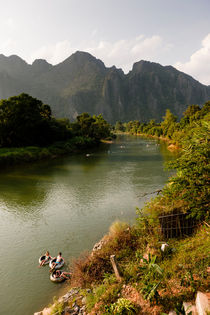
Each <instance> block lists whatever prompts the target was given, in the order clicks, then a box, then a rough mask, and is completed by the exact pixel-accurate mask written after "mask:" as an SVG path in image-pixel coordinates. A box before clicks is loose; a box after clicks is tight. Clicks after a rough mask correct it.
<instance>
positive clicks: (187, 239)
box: [72, 102, 210, 315]
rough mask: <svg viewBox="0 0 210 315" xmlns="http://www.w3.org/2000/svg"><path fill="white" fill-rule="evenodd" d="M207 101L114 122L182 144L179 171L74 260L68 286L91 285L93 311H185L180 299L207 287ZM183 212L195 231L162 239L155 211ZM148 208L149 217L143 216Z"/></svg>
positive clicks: (89, 302) (176, 165)
mask: <svg viewBox="0 0 210 315" xmlns="http://www.w3.org/2000/svg"><path fill="white" fill-rule="evenodd" d="M209 107H210V102H207V103H206V104H205V105H204V106H203V107H202V108H200V107H199V106H197V105H193V106H190V107H189V108H188V109H187V110H186V112H185V113H184V117H183V118H182V119H181V120H180V122H177V119H176V117H174V115H172V114H171V113H170V111H167V112H166V115H165V118H164V121H163V122H162V123H160V124H156V123H155V122H154V121H150V122H149V123H148V124H141V123H140V122H137V121H135V122H130V123H127V124H121V123H117V129H118V130H121V131H127V132H132V133H134V134H143V133H144V134H147V135H152V136H154V135H155V136H157V137H160V136H162V137H163V138H165V139H167V140H168V141H169V143H172V144H176V146H177V145H178V146H179V148H181V152H180V157H179V158H178V159H177V160H176V161H174V162H173V163H171V164H170V167H173V168H175V169H176V170H177V174H176V176H173V177H172V178H170V180H169V184H167V185H166V186H165V188H164V189H163V191H162V193H161V194H160V195H158V196H156V197H155V198H154V199H153V200H152V201H151V202H149V203H148V204H147V205H146V206H145V207H144V208H143V209H141V210H138V211H137V213H138V218H137V223H136V224H135V225H134V226H132V227H130V226H128V225H127V224H126V223H119V222H117V223H114V224H113V225H112V226H111V228H110V231H109V234H108V235H106V236H105V237H104V238H103V245H102V248H101V249H100V250H97V251H95V252H94V253H93V254H92V255H87V256H85V257H81V258H80V259H78V260H77V261H76V262H75V265H74V273H73V278H72V285H79V286H81V287H89V288H91V292H90V293H88V294H87V298H86V301H87V302H86V305H87V309H88V311H89V312H91V314H118V315H120V314H136V313H139V314H144V315H146V314H161V315H162V314H166V313H168V312H169V310H171V309H174V310H175V311H176V314H185V311H184V310H183V306H182V302H183V301H191V300H193V299H194V298H195V294H196V292H197V291H198V290H201V291H206V290H207V289H208V278H207V277H208V269H207V268H208V264H209V223H208V222H209V210H208V208H209V140H210V139H209V134H210V133H209ZM174 212H175V213H182V212H184V213H187V214H188V216H187V217H189V216H190V217H193V218H194V220H195V222H197V224H196V225H197V227H196V228H194V234H193V235H182V237H181V238H170V239H167V240H166V239H165V241H167V242H168V244H169V246H168V247H167V248H166V250H165V251H164V252H161V250H160V246H161V242H162V241H164V234H162V231H161V226H160V221H159V215H160V214H173V213H174ZM148 214H149V215H148ZM113 254H115V255H116V259H117V262H118V264H119V267H120V271H121V277H122V281H121V282H119V281H117V279H116V277H115V275H114V272H113V269H112V266H111V263H110V255H113Z"/></svg>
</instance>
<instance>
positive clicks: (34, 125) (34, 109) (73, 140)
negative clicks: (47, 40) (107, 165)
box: [0, 93, 111, 165]
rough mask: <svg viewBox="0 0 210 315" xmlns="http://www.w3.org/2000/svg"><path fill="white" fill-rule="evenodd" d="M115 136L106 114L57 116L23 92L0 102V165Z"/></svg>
mask: <svg viewBox="0 0 210 315" xmlns="http://www.w3.org/2000/svg"><path fill="white" fill-rule="evenodd" d="M110 136H111V134H110V125H109V124H108V123H107V122H106V121H105V120H104V119H103V117H102V115H98V116H93V117H91V116H90V115H89V114H88V113H83V114H81V115H79V116H78V117H77V119H76V121H75V122H73V123H70V121H69V120H68V119H65V118H64V119H55V118H54V117H53V116H52V112H51V108H50V106H49V105H46V104H43V103H42V102H41V101H40V100H37V99H36V98H33V97H31V96H29V95H28V94H24V93H23V94H20V95H19V96H13V97H11V98H9V99H8V100H1V101H0V165H5V164H16V163H20V162H21V161H22V162H23V161H25V162H26V161H33V160H38V159H42V158H46V157H48V158H49V157H51V156H53V157H55V156H58V155H61V154H65V153H70V152H72V151H76V150H78V149H81V148H85V147H89V146H90V145H92V146H93V145H97V144H98V143H99V142H100V140H101V139H106V138H109V137H110Z"/></svg>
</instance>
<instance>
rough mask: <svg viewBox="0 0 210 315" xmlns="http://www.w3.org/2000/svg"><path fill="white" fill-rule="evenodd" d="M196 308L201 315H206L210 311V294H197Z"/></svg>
mask: <svg viewBox="0 0 210 315" xmlns="http://www.w3.org/2000/svg"><path fill="white" fill-rule="evenodd" d="M196 308H197V311H198V314H199V315H206V314H207V312H209V311H210V293H207V294H205V293H202V292H199V291H198V293H197V296H196Z"/></svg>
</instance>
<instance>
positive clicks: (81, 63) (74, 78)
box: [0, 51, 210, 123]
mask: <svg viewBox="0 0 210 315" xmlns="http://www.w3.org/2000/svg"><path fill="white" fill-rule="evenodd" d="M22 92H24V93H28V94H30V95H31V96H33V97H36V98H39V99H41V100H42V101H43V102H44V103H47V104H49V105H50V106H51V108H52V110H53V113H54V115H55V116H57V117H69V118H70V119H73V118H75V117H76V116H77V115H78V114H80V113H82V112H89V113H90V114H91V115H92V114H100V113H102V114H103V116H104V118H105V119H107V120H108V121H109V122H111V123H114V122H115V121H116V120H121V121H129V120H134V119H138V120H140V121H147V120H149V119H151V118H154V119H156V120H157V121H158V120H161V118H162V116H163V115H164V114H165V110H166V109H167V108H169V109H170V110H171V111H172V112H173V113H174V114H176V115H178V116H179V117H180V116H181V114H182V112H183V111H184V110H185V109H186V108H187V106H188V105H189V104H199V105H201V104H203V103H204V102H205V101H207V100H210V86H205V85H203V84H201V83H199V82H198V81H196V80H195V79H193V78H192V77H190V76H189V75H187V74H185V73H182V72H180V71H178V70H176V69H175V68H173V67H172V66H166V67H163V66H161V65H160V64H157V63H154V62H148V61H143V60H142V61H139V62H136V63H135V64H134V65H133V69H132V70H131V71H130V72H129V73H128V74H124V72H123V71H122V70H121V69H117V68H116V67H111V68H107V67H105V65H104V63H103V62H102V61H101V60H99V59H96V58H95V57H93V56H92V55H90V54H89V53H86V52H80V51H78V52H76V53H74V54H73V55H71V56H70V57H69V58H67V59H66V60H64V61H63V62H61V63H59V64H57V65H55V66H53V65H51V64H49V63H48V62H47V61H45V60H43V59H37V60H35V61H34V62H33V64H32V65H29V64H27V63H26V62H25V61H24V60H22V59H21V58H20V57H18V56H15V55H13V56H10V57H5V56H4V55H0V99H1V98H8V97H10V96H14V95H18V94H20V93H22Z"/></svg>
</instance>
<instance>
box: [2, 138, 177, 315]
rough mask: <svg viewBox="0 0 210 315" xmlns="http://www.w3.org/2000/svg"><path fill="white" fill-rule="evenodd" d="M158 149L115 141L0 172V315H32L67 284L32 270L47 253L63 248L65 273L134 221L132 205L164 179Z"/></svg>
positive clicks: (144, 142) (165, 156)
mask: <svg viewBox="0 0 210 315" xmlns="http://www.w3.org/2000/svg"><path fill="white" fill-rule="evenodd" d="M172 158H173V155H172V154H171V153H170V152H169V151H168V150H167V149H166V147H165V145H164V144H159V143H158V142H157V141H155V140H150V139H144V138H141V137H135V136H118V138H117V139H116V140H115V141H114V143H113V144H110V145H108V144H105V145H103V146H102V147H101V148H100V149H98V150H96V151H90V152H88V155H87V154H85V153H83V154H79V155H75V156H70V157H65V158H62V159H57V160H53V161H52V160H51V161H44V162H39V163H33V164H30V165H24V166H18V167H15V168H11V169H7V170H4V171H1V173H0V242H1V245H0V257H1V264H0V315H6V314H15V315H31V314H33V313H34V312H35V311H39V310H41V309H42V308H43V307H44V306H46V305H47V304H48V303H50V302H52V300H53V296H56V295H58V294H60V293H61V292H62V291H63V290H65V286H66V284H54V283H52V282H51V281H50V280H49V268H48V267H43V268H38V258H39V256H40V255H41V254H42V253H44V252H45V251H46V250H49V251H50V254H51V255H53V256H54V255H57V253H58V251H62V255H63V257H64V258H65V259H66V262H67V263H66V268H65V269H67V268H69V267H70V265H71V262H72V260H73V259H74V258H75V257H78V256H79V254H80V253H81V252H83V251H85V250H91V248H92V247H93V245H94V244H95V243H96V242H97V241H98V240H99V239H100V238H101V237H102V236H103V235H104V234H105V233H106V232H107V231H108V228H109V226H110V224H111V223H112V222H113V221H115V220H122V221H128V222H130V223H133V222H134V221H135V217H136V214H135V211H136V210H135V209H136V207H142V206H143V205H144V202H145V201H147V200H148V199H149V198H151V195H147V196H146V197H144V198H140V197H141V196H142V195H143V194H144V193H150V192H153V191H155V190H157V189H160V188H162V187H163V185H164V184H165V182H166V181H167V178H168V173H167V172H165V171H164V166H163V162H164V161H165V160H170V159H172Z"/></svg>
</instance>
